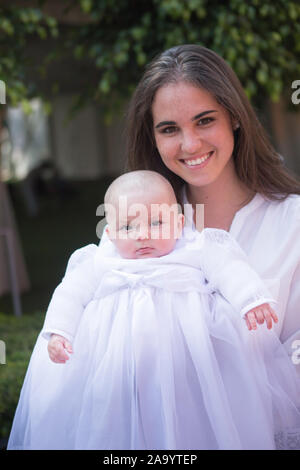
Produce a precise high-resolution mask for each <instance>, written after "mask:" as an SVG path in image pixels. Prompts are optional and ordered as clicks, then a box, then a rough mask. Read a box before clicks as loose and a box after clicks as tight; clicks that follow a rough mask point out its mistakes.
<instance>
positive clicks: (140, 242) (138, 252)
mask: <svg viewBox="0 0 300 470" xmlns="http://www.w3.org/2000/svg"><path fill="white" fill-rule="evenodd" d="M104 204H105V214H106V220H107V224H108V226H107V228H106V232H107V234H108V236H109V238H110V239H111V241H112V242H113V243H114V245H115V246H116V248H117V250H118V252H119V253H120V255H121V256H122V257H123V258H130V259H137V258H158V257H160V256H164V255H167V254H168V253H170V252H171V251H172V250H173V248H174V246H175V243H176V240H177V239H178V238H179V237H180V236H181V232H182V228H183V224H184V216H183V214H182V213H181V211H180V206H179V204H177V200H176V196H175V193H174V191H173V188H172V186H171V184H170V183H169V182H168V181H167V180H166V179H165V178H164V177H163V176H162V175H160V174H159V173H156V172H154V171H148V170H138V171H132V172H130V173H125V174H124V175H122V176H120V177H119V178H117V179H116V180H114V181H113V182H112V184H111V185H110V186H109V188H108V190H107V191H106V194H105V197H104Z"/></svg>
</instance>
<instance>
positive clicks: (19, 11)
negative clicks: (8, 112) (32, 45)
mask: <svg viewBox="0 0 300 470" xmlns="http://www.w3.org/2000/svg"><path fill="white" fill-rule="evenodd" d="M57 35H58V27H57V21H56V19H55V18H52V17H51V16H49V15H45V14H44V13H43V11H42V9H41V8H29V7H17V6H14V5H13V3H12V4H7V5H4V6H3V5H2V6H0V79H1V80H2V81H4V83H5V84H6V99H7V102H9V103H10V104H11V105H16V104H18V103H20V102H21V103H22V104H23V107H24V109H25V110H28V108H29V102H28V101H27V98H28V97H30V96H31V95H35V94H36V93H37V90H36V89H35V84H34V83H33V82H32V83H28V82H27V81H26V68H27V67H30V66H31V60H30V56H29V55H28V53H27V46H28V41H29V39H30V38H36V39H37V40H40V39H46V38H47V37H49V36H57Z"/></svg>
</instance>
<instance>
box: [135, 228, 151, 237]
mask: <svg viewBox="0 0 300 470" xmlns="http://www.w3.org/2000/svg"><path fill="white" fill-rule="evenodd" d="M136 238H137V240H145V239H148V238H149V227H148V226H141V227H139V229H138V231H137V237H136Z"/></svg>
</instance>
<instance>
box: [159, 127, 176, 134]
mask: <svg viewBox="0 0 300 470" xmlns="http://www.w3.org/2000/svg"><path fill="white" fill-rule="evenodd" d="M176 130H177V128H176V127H175V126H169V127H164V128H163V129H162V130H161V133H162V134H173V133H174V132H176Z"/></svg>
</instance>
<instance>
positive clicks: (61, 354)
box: [48, 334, 73, 364]
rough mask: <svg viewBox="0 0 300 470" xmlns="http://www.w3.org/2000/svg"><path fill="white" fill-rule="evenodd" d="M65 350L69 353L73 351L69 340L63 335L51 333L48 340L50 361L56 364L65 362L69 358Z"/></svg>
mask: <svg viewBox="0 0 300 470" xmlns="http://www.w3.org/2000/svg"><path fill="white" fill-rule="evenodd" d="M66 351H67V352H68V353H70V354H72V353H73V349H72V344H71V343H70V341H68V340H67V339H66V338H64V337H63V336H60V335H55V334H52V335H51V338H50V340H49V342H48V353H49V357H50V359H51V361H53V362H56V363H57V364H65V362H66V361H67V360H68V359H69V356H68V355H67V353H66Z"/></svg>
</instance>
